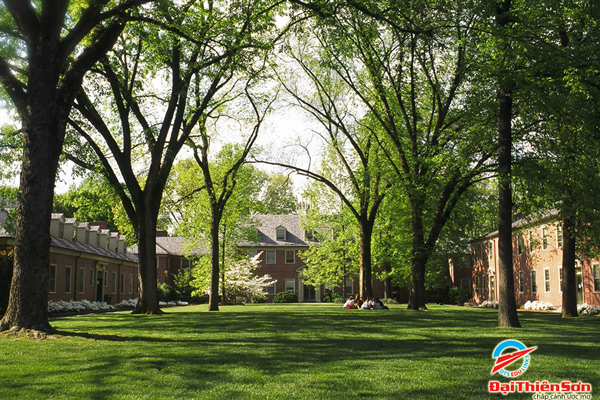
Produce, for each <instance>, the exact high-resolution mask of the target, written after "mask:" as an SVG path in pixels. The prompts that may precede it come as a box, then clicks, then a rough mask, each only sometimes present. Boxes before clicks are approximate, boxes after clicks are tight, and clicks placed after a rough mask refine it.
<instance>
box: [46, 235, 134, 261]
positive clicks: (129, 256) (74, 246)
mask: <svg viewBox="0 0 600 400" xmlns="http://www.w3.org/2000/svg"><path fill="white" fill-rule="evenodd" d="M50 244H51V246H54V247H60V248H63V249H68V250H73V251H79V252H82V253H87V254H94V255H97V256H102V257H108V258H114V259H118V260H123V261H129V262H132V263H137V262H138V258H137V256H136V255H134V254H133V253H130V252H127V253H125V254H123V253H117V252H114V251H112V250H105V249H101V248H99V247H96V246H91V245H89V244H83V243H79V242H72V241H70V240H66V239H59V238H56V237H54V236H52V241H51V242H50Z"/></svg>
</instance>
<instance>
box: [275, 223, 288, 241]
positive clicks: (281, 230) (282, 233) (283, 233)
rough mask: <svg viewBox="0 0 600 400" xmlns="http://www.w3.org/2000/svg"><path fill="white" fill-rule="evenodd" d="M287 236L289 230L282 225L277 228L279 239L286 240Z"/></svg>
mask: <svg viewBox="0 0 600 400" xmlns="http://www.w3.org/2000/svg"><path fill="white" fill-rule="evenodd" d="M286 236H287V230H286V229H285V228H284V227H282V226H280V227H279V228H277V236H276V237H277V240H286Z"/></svg>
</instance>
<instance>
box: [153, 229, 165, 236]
mask: <svg viewBox="0 0 600 400" xmlns="http://www.w3.org/2000/svg"><path fill="white" fill-rule="evenodd" d="M167 236H168V234H167V231H164V230H162V229H157V230H156V237H167Z"/></svg>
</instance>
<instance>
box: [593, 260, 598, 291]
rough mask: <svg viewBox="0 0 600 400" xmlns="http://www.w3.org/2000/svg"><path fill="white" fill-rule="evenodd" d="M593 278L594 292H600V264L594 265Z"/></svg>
mask: <svg viewBox="0 0 600 400" xmlns="http://www.w3.org/2000/svg"><path fill="white" fill-rule="evenodd" d="M592 277H593V279H594V292H600V264H594V265H592Z"/></svg>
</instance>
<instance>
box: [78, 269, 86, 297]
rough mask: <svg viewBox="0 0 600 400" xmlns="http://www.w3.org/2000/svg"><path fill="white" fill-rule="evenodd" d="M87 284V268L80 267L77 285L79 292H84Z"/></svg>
mask: <svg viewBox="0 0 600 400" xmlns="http://www.w3.org/2000/svg"><path fill="white" fill-rule="evenodd" d="M84 286H85V268H79V276H78V277H77V287H78V289H79V294H82V293H83V292H84Z"/></svg>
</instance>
